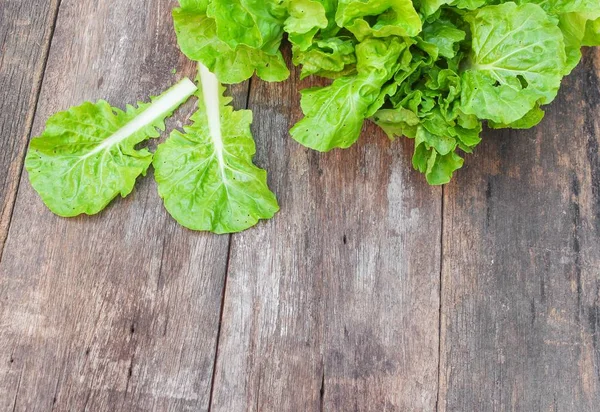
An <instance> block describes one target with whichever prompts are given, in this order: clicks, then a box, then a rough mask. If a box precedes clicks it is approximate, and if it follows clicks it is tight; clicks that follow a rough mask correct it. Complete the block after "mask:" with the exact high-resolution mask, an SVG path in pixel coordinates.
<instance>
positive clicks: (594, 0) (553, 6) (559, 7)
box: [516, 0, 600, 16]
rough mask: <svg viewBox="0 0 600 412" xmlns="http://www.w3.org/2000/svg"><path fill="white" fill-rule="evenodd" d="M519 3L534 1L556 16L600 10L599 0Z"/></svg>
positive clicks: (518, 2) (545, 0)
mask: <svg viewBox="0 0 600 412" xmlns="http://www.w3.org/2000/svg"><path fill="white" fill-rule="evenodd" d="M516 3H517V4H527V3H533V4H537V5H539V6H540V7H541V8H543V9H544V10H545V11H546V12H547V13H549V14H553V15H555V16H558V15H561V14H564V13H593V12H597V11H599V10H600V3H599V2H598V0H517V1H516Z"/></svg>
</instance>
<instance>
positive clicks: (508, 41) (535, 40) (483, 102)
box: [461, 3, 566, 124]
mask: <svg viewBox="0 0 600 412" xmlns="http://www.w3.org/2000/svg"><path fill="white" fill-rule="evenodd" d="M465 19H466V20H467V21H468V22H469V23H470V25H471V31H472V36H473V40H472V51H471V55H470V62H469V63H468V64H467V66H466V70H465V71H464V73H463V74H462V96H461V100H462V110H463V111H464V112H465V113H467V114H475V115H477V116H478V117H479V118H481V119H489V120H492V121H494V122H496V123H502V124H509V123H512V122H515V121H517V120H519V119H521V118H522V117H523V116H525V115H526V114H527V113H528V112H529V111H530V110H531V109H533V108H534V106H535V105H536V104H538V103H540V104H548V103H550V102H551V101H552V100H554V98H555V97H556V94H557V92H558V89H559V87H560V83H561V80H562V78H563V75H564V74H565V71H566V55H565V51H564V50H565V45H564V41H563V35H562V32H561V31H560V29H559V28H558V27H557V26H556V25H555V24H554V23H553V22H552V21H551V20H550V19H549V18H548V16H547V14H546V13H545V12H544V10H542V9H541V8H540V7H539V6H538V5H535V4H524V5H521V6H517V5H516V4H514V3H505V4H502V5H499V6H487V7H483V8H481V9H479V10H477V11H474V12H471V13H469V14H467V15H466V17H465Z"/></svg>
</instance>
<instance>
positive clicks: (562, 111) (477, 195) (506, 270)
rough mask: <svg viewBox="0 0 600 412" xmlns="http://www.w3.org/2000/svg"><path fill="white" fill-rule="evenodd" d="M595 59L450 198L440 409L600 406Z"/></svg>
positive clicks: (598, 66)
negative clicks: (532, 125)
mask: <svg viewBox="0 0 600 412" xmlns="http://www.w3.org/2000/svg"><path fill="white" fill-rule="evenodd" d="M599 74H600V52H598V51H595V52H593V53H592V51H588V52H587V54H586V57H585V61H584V63H583V65H582V66H581V67H579V68H578V69H577V70H576V71H575V73H574V74H573V75H572V76H570V77H569V78H568V79H567V80H566V81H565V82H564V85H563V89H562V91H561V94H560V97H559V99H558V100H557V101H556V102H555V103H554V104H553V105H552V106H551V107H550V108H549V110H548V115H547V117H546V119H545V120H544V122H543V123H542V124H541V125H540V126H539V127H537V128H536V129H533V130H531V131H509V132H502V133H490V132H486V136H487V138H486V140H485V143H484V144H483V145H482V148H481V150H479V151H478V153H477V155H476V156H474V157H472V158H470V159H469V160H468V168H467V170H465V171H464V172H462V173H460V174H459V176H458V178H457V179H456V181H455V182H454V183H452V184H451V185H450V186H449V187H448V189H447V193H446V204H447V207H446V211H447V212H446V213H445V219H444V270H443V281H442V285H443V294H442V296H443V305H442V312H443V317H442V319H443V322H442V354H443V356H442V362H441V367H442V374H441V377H442V380H441V392H440V411H480V412H487V411H490V412H491V411H561V412H592V411H597V410H598V405H600V380H599V377H600V369H599V368H600V346H599V343H598V342H599V336H598V334H599V333H600V324H599V321H600V320H599V319H600V317H599V316H598V315H599V313H600V306H599V304H600V159H599V158H598V146H599V142H600V81H599V79H600V76H599Z"/></svg>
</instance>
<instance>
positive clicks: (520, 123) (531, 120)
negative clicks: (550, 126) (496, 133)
mask: <svg viewBox="0 0 600 412" xmlns="http://www.w3.org/2000/svg"><path fill="white" fill-rule="evenodd" d="M545 115H546V113H545V112H544V111H543V110H542V109H540V107H539V106H537V105H536V106H535V107H534V108H533V109H531V110H530V111H529V113H527V114H526V115H525V116H523V118H521V119H519V120H517V121H516V122H513V123H510V124H501V123H495V122H493V121H491V120H490V121H489V122H488V126H490V127H491V128H492V129H531V128H532V127H534V126H537V125H538V124H540V122H541V121H542V120H544V116H545Z"/></svg>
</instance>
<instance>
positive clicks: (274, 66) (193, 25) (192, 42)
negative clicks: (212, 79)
mask: <svg viewBox="0 0 600 412" xmlns="http://www.w3.org/2000/svg"><path fill="white" fill-rule="evenodd" d="M180 3H181V7H180V8H175V9H174V10H173V20H174V23H175V32H176V34H177V42H178V44H179V47H180V49H181V51H182V52H183V53H184V54H185V55H186V56H187V57H188V58H189V59H191V60H193V61H197V62H200V63H202V64H204V65H205V66H207V67H208V68H209V70H211V71H212V72H214V73H216V74H217V76H218V77H219V79H220V80H221V81H222V82H224V83H226V84H235V83H240V82H243V81H244V80H247V79H249V78H250V77H252V75H253V74H254V73H255V72H256V75H257V76H258V77H260V78H261V79H263V80H265V81H273V82H276V81H283V80H285V79H287V78H288V77H289V75H290V72H289V70H288V69H287V67H286V64H285V61H284V59H283V56H282V55H281V52H279V51H276V52H275V53H273V54H269V53H267V52H266V51H264V50H262V49H257V48H253V47H251V46H248V45H244V44H242V45H239V46H237V47H236V48H232V47H231V46H230V45H228V44H227V43H226V42H224V41H223V40H222V39H221V38H219V37H218V35H217V26H216V22H215V20H214V19H213V18H211V17H209V16H207V14H206V11H207V7H208V0H204V1H202V0H187V1H184V0H181V1H180Z"/></svg>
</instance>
